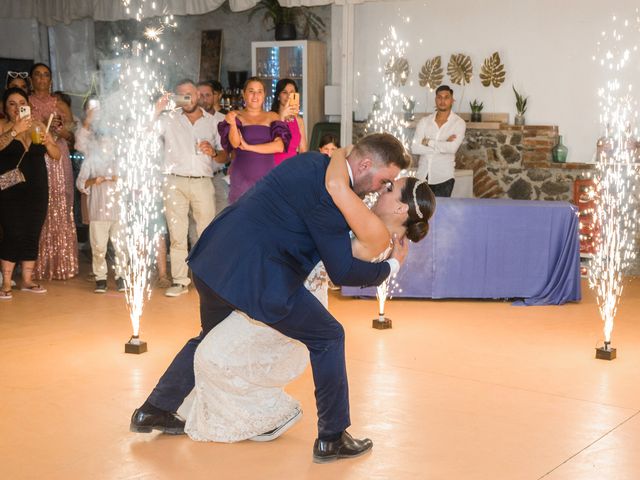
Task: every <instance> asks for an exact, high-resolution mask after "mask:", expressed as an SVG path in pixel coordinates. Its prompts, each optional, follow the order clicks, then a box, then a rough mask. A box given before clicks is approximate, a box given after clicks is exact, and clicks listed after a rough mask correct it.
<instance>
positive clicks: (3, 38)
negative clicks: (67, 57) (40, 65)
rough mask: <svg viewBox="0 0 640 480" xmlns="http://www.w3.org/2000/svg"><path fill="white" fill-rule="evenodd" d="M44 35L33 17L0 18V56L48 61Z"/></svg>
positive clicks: (45, 34)
mask: <svg viewBox="0 0 640 480" xmlns="http://www.w3.org/2000/svg"><path fill="white" fill-rule="evenodd" d="M46 37H47V29H46V27H40V26H39V25H38V22H37V21H35V20H34V19H17V18H11V19H8V18H0V57H2V58H18V59H21V60H34V61H36V62H43V61H44V62H48V61H49V53H48V46H47V45H48V44H47V38H46Z"/></svg>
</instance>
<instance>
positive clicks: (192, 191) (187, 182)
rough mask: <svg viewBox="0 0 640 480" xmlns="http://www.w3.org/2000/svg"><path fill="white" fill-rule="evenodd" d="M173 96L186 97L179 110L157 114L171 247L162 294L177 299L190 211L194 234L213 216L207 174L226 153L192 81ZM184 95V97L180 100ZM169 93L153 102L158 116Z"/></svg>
mask: <svg viewBox="0 0 640 480" xmlns="http://www.w3.org/2000/svg"><path fill="white" fill-rule="evenodd" d="M175 94H176V95H177V96H178V98H180V97H182V100H185V101H184V102H182V103H183V105H182V108H178V109H176V110H175V111H172V112H169V113H166V114H163V115H161V116H160V117H159V120H158V122H159V128H160V134H161V135H162V136H163V137H164V171H163V173H164V174H165V188H164V208H165V216H166V218H167V226H168V228H169V237H170V240H171V246H170V251H169V255H170V258H171V276H172V277H173V285H171V287H169V288H168V289H167V291H166V292H165V295H166V296H168V297H177V296H178V295H182V294H183V293H187V291H188V285H189V284H190V283H191V279H190V278H189V267H188V266H187V263H186V258H187V254H188V253H189V252H188V241H187V235H188V229H189V209H191V213H192V215H193V219H194V220H195V224H196V233H197V235H198V236H200V234H202V231H203V230H204V229H205V228H206V226H207V225H209V223H210V222H211V220H213V217H214V216H215V213H216V210H215V204H214V186H213V183H212V178H213V174H214V171H216V169H218V168H219V167H218V164H219V163H221V164H224V161H225V156H226V154H225V153H224V151H223V150H222V147H221V146H220V135H219V134H218V129H217V123H216V121H215V119H214V117H213V115H210V114H208V113H207V112H205V111H204V110H203V109H202V108H201V107H199V106H198V89H197V88H196V85H195V83H194V82H193V81H191V80H182V81H181V82H179V83H178V84H177V85H176V88H175ZM185 96H188V97H189V98H188V101H187V100H186V99H185ZM168 100H169V96H168V95H165V96H163V97H162V98H161V99H160V100H159V101H158V103H157V104H156V111H157V112H158V114H159V113H160V112H161V111H162V110H164V109H165V108H166V106H167V103H168Z"/></svg>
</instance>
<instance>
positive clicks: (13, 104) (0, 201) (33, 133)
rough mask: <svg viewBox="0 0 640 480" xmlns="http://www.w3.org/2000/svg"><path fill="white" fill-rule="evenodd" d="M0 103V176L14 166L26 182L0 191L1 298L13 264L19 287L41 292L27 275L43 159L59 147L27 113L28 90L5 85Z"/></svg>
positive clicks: (43, 197) (38, 221)
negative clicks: (18, 268) (0, 105)
mask: <svg viewBox="0 0 640 480" xmlns="http://www.w3.org/2000/svg"><path fill="white" fill-rule="evenodd" d="M2 103H3V106H4V111H5V112H6V114H7V119H6V120H0V174H5V173H7V172H9V171H11V170H13V169H15V168H18V169H19V170H20V172H21V173H22V175H23V176H24V180H25V181H24V182H20V183H17V184H15V185H12V186H9V187H8V188H5V189H4V190H0V229H2V230H3V232H4V236H3V238H2V239H1V240H0V264H1V265H2V275H3V283H2V287H1V288H0V300H10V299H11V298H12V293H11V276H12V275H13V270H14V268H15V266H16V263H21V265H22V285H21V289H22V290H23V291H27V292H31V293H45V292H46V290H45V289H44V288H43V287H41V286H40V285H38V284H37V283H34V281H33V278H32V273H33V269H34V265H35V262H36V258H37V257H38V243H39V241H40V233H41V230H42V225H43V224H44V221H45V218H46V215H47V204H48V201H49V189H48V186H47V166H46V164H45V159H46V161H47V162H49V161H51V162H57V161H59V159H60V149H59V148H58V146H57V144H56V143H55V142H54V141H53V139H52V138H51V134H49V133H47V134H46V135H45V133H44V132H45V126H44V125H43V124H42V123H40V122H38V121H37V120H34V119H32V118H31V116H30V115H28V114H27V113H28V111H29V106H28V99H27V94H26V92H24V91H23V90H22V89H21V88H16V87H14V88H8V89H7V90H6V91H5V93H4V96H3V102H2ZM21 113H22V115H21Z"/></svg>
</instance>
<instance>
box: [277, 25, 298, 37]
mask: <svg viewBox="0 0 640 480" xmlns="http://www.w3.org/2000/svg"><path fill="white" fill-rule="evenodd" d="M296 37H297V33H296V26H295V25H294V24H292V23H280V24H278V25H276V40H295V39H296Z"/></svg>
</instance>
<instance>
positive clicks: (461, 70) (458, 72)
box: [447, 53, 473, 85]
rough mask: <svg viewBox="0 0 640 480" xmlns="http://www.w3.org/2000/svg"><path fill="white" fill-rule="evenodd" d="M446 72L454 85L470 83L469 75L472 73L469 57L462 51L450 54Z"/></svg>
mask: <svg viewBox="0 0 640 480" xmlns="http://www.w3.org/2000/svg"><path fill="white" fill-rule="evenodd" d="M447 74H449V77H450V78H451V82H453V83H455V84H456V85H466V84H467V83H470V82H471V76H472V75H473V66H472V65H471V58H470V57H469V56H468V55H463V54H462V53H458V54H453V55H451V58H450V59H449V65H447Z"/></svg>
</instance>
